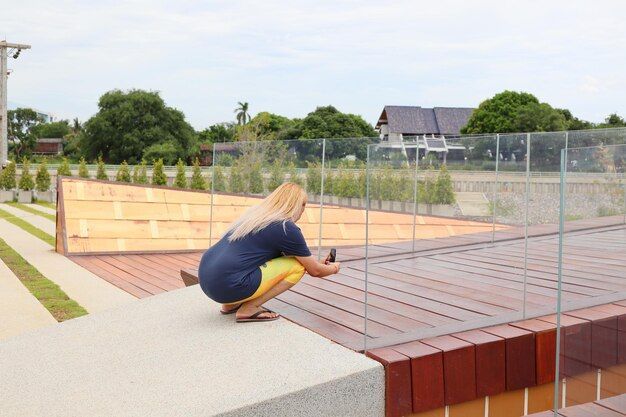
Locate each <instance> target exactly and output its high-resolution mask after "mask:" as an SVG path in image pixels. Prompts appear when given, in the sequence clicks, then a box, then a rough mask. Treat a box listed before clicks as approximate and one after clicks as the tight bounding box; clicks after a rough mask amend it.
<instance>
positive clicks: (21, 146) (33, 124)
mask: <svg viewBox="0 0 626 417" xmlns="http://www.w3.org/2000/svg"><path fill="white" fill-rule="evenodd" d="M7 120H8V128H9V131H8V141H9V152H13V154H15V157H16V158H17V159H19V158H20V157H21V156H30V154H31V153H32V151H33V149H35V144H36V143H37V136H36V135H35V132H36V130H37V126H38V125H40V124H41V122H42V121H41V118H40V117H39V116H37V113H36V112H35V111H34V110H33V109H28V108H18V109H15V110H9V111H8V112H7Z"/></svg>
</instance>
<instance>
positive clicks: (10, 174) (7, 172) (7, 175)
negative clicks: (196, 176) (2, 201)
mask: <svg viewBox="0 0 626 417" xmlns="http://www.w3.org/2000/svg"><path fill="white" fill-rule="evenodd" d="M15 173H16V169H15V161H9V163H8V165H7V166H6V168H4V169H3V170H2V173H1V174H0V187H2V189H3V190H13V189H15V187H17V183H16V181H15Z"/></svg>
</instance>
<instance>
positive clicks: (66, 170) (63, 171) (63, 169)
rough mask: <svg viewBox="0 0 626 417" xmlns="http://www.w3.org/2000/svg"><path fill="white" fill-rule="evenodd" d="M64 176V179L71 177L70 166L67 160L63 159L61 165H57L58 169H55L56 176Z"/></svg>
mask: <svg viewBox="0 0 626 417" xmlns="http://www.w3.org/2000/svg"><path fill="white" fill-rule="evenodd" d="M62 175H63V176H66V177H71V176H72V171H71V170H70V164H69V162H67V158H65V157H64V158H63V161H61V165H59V168H58V169H57V176H59V177H60V176H62Z"/></svg>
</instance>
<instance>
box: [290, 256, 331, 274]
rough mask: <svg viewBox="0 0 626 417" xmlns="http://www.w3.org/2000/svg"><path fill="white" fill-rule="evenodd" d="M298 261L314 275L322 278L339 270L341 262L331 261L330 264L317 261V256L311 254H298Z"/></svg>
mask: <svg viewBox="0 0 626 417" xmlns="http://www.w3.org/2000/svg"><path fill="white" fill-rule="evenodd" d="M296 259H297V260H298V262H300V263H301V264H302V266H303V267H304V269H306V272H307V273H308V274H309V275H311V276H312V277H317V278H322V277H325V276H328V275H333V274H336V273H337V272H339V268H340V264H339V262H334V263H329V264H328V265H326V264H323V263H321V262H318V261H317V258H316V257H315V256H313V255H311V256H304V257H303V256H296Z"/></svg>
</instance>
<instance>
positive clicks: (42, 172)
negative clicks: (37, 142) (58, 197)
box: [35, 159, 50, 191]
mask: <svg viewBox="0 0 626 417" xmlns="http://www.w3.org/2000/svg"><path fill="white" fill-rule="evenodd" d="M35 184H36V189H37V191H48V190H49V189H50V173H49V172H48V167H47V166H46V160H45V159H44V160H43V161H41V164H39V168H38V169H37V175H36V176H35Z"/></svg>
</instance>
